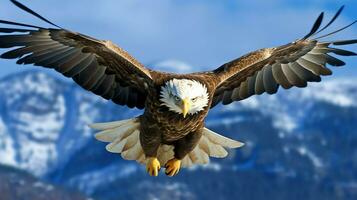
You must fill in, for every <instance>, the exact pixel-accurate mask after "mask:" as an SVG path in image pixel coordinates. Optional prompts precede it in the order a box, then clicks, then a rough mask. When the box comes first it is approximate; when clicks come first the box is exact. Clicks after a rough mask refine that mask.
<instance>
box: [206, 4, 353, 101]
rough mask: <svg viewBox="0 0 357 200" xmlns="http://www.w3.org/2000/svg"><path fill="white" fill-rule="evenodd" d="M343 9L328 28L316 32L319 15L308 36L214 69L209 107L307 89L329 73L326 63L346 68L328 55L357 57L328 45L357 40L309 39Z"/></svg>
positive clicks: (330, 72) (344, 43)
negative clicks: (266, 94) (213, 84)
mask: <svg viewBox="0 0 357 200" xmlns="http://www.w3.org/2000/svg"><path fill="white" fill-rule="evenodd" d="M342 10H343V7H341V8H340V9H339V10H338V12H337V13H336V14H335V16H334V17H333V18H332V20H330V22H328V23H327V25H325V26H324V27H323V28H322V29H320V30H319V27H320V25H321V23H322V20H323V13H321V14H320V16H319V17H318V19H317V20H316V22H315V24H314V26H313V28H312V30H311V31H310V33H309V34H307V35H306V36H305V37H304V38H303V39H300V40H297V41H295V42H293V43H289V44H287V45H283V46H280V47H277V48H267V49H261V50H258V51H256V52H253V53H250V54H248V55H246V56H243V57H241V58H239V59H236V60H233V61H231V62H228V63H226V64H224V65H222V66H221V67H219V68H218V69H216V70H214V71H213V72H214V73H213V74H214V76H216V77H217V79H218V87H217V90H216V92H215V94H214V98H213V103H212V107H213V106H215V105H217V104H218V103H219V102H221V101H222V103H223V104H229V103H231V102H233V101H239V100H243V99H246V98H248V97H250V96H252V95H255V94H257V95H259V94H262V93H264V92H267V93H268V94H274V93H276V92H277V91H278V88H279V86H282V87H283V88H285V89H289V88H291V87H293V86H295V87H306V86H307V83H308V82H319V81H321V76H327V75H331V74H332V71H331V70H330V69H328V68H327V64H328V65H330V66H336V67H338V66H343V65H345V63H344V62H343V61H341V60H339V59H337V58H335V57H333V56H332V55H330V53H332V54H335V55H339V56H355V55H357V54H356V53H354V52H351V51H347V50H343V49H338V48H335V47H331V45H336V46H338V45H348V44H355V43H357V40H342V41H332V42H320V41H318V40H316V39H310V37H312V36H314V35H316V34H318V33H320V32H321V31H323V30H325V29H326V28H327V27H329V26H330V25H331V24H332V23H333V22H334V21H335V20H336V18H337V17H338V16H339V15H340V13H341V12H342ZM354 23H355V22H354ZM352 24H353V23H352ZM350 25H351V24H350ZM350 25H348V26H345V27H343V28H341V29H339V30H337V31H334V32H332V33H330V34H326V36H329V35H331V34H334V33H337V32H339V31H341V30H343V29H345V28H347V27H349V26H350ZM326 36H325V35H324V36H320V37H319V38H324V37H326Z"/></svg>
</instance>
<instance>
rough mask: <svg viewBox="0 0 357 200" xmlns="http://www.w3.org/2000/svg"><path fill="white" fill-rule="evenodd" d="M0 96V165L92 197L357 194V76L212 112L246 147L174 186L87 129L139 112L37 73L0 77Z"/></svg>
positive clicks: (215, 122)
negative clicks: (149, 173) (114, 150)
mask: <svg viewBox="0 0 357 200" xmlns="http://www.w3.org/2000/svg"><path fill="white" fill-rule="evenodd" d="M167 62H168V61H167ZM171 64H172V63H171ZM165 65H169V64H167V63H166V64H165V63H164V64H162V67H165ZM185 67H187V66H185ZM0 91H2V92H1V93H0V163H3V164H7V165H10V166H13V167H15V168H19V169H22V170H25V171H27V172H29V173H31V174H34V175H35V176H37V177H39V178H41V179H43V180H46V181H49V182H53V183H56V184H61V185H64V186H65V187H70V188H74V189H79V190H81V191H82V192H84V193H86V194H88V195H90V196H93V197H95V198H98V199H117V198H127V199H166V198H171V199H225V198H228V197H229V198H236V197H237V198H238V197H240V198H242V199H246V198H249V199H260V198H261V197H263V196H264V197H265V198H268V199H269V197H270V198H272V199H286V198H290V199H300V198H299V197H301V195H303V196H304V197H306V198H307V199H316V198H319V199H321V198H322V199H336V198H343V199H353V198H354V197H357V187H356V185H357V150H356V146H357V131H356V130H355V129H356V126H357V124H356V122H357V102H356V100H357V81H354V80H353V79H348V80H329V81H324V82H323V83H319V84H311V85H310V87H308V88H306V89H297V88H294V89H291V90H288V91H280V92H279V93H278V94H277V95H273V96H269V95H262V96H255V97H252V98H250V99H248V100H245V101H242V102H239V103H234V104H231V105H228V106H221V105H220V106H218V107H217V108H214V109H213V110H212V111H211V112H210V115H209V117H208V119H207V126H208V127H209V128H211V129H213V130H215V131H216V132H218V133H221V134H223V135H226V136H229V137H232V138H235V139H238V140H241V141H245V142H246V146H245V147H244V148H242V149H238V150H234V151H232V152H230V156H229V157H228V158H226V159H214V160H212V162H211V164H209V165H207V166H204V167H196V168H193V169H189V170H182V172H181V173H180V175H179V176H178V177H177V178H175V179H168V178H166V177H165V176H161V177H159V178H157V179H153V178H151V177H148V176H147V175H146V173H145V170H144V168H143V167H142V166H139V165H137V164H136V163H135V162H129V161H123V160H122V159H121V158H120V156H117V155H114V154H110V153H108V152H106V151H105V149H104V144H102V143H100V142H97V141H95V140H94V139H93V137H92V136H93V132H92V130H90V129H89V128H88V126H87V124H90V123H92V122H104V121H113V120H120V119H125V118H130V117H133V116H135V115H138V114H140V112H141V111H138V110H130V109H128V108H126V107H120V106H117V105H115V104H113V103H111V102H107V101H104V100H102V99H100V98H99V97H96V96H95V95H92V94H90V93H89V92H86V91H84V90H83V89H81V88H79V87H78V86H76V85H74V84H72V83H71V82H64V81H62V80H59V79H57V78H54V77H52V76H50V75H48V74H46V73H43V72H39V71H28V72H24V73H21V74H15V75H12V76H9V77H7V78H5V79H2V80H1V81H0ZM291 188H295V189H291ZM203 191H204V192H203ZM252 191H256V192H254V193H252ZM301 193H302V194H301ZM299 194H300V196H299Z"/></svg>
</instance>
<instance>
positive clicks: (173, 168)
mask: <svg viewBox="0 0 357 200" xmlns="http://www.w3.org/2000/svg"><path fill="white" fill-rule="evenodd" d="M180 167H181V160H178V159H176V158H173V159H171V160H169V161H167V163H166V164H165V168H166V170H165V173H166V175H168V176H175V175H176V174H177V173H178V172H179V171H180Z"/></svg>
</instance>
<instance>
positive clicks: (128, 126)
mask: <svg viewBox="0 0 357 200" xmlns="http://www.w3.org/2000/svg"><path fill="white" fill-rule="evenodd" d="M11 2H13V3H14V4H15V5H16V6H18V7H19V8H21V9H23V10H25V11H26V12H29V13H30V14H32V15H34V16H36V17H38V18H40V19H42V20H44V21H45V22H47V23H49V24H51V25H53V26H55V27H56V28H43V27H39V26H34V25H28V24H23V23H17V22H11V21H5V20H0V23H1V24H6V25H11V26H19V27H21V28H0V33H3V35H0V48H13V49H11V50H10V51H8V52H5V53H4V54H2V55H1V58H5V59H17V63H18V64H34V65H37V66H43V67H47V68H53V69H55V70H56V71H58V72H60V73H62V74H63V75H65V76H67V77H70V78H72V79H73V80H74V81H75V82H76V83H78V84H79V85H80V86H82V87H83V88H84V89H86V90H88V91H91V92H93V93H94V94H96V95H99V96H101V97H103V98H105V99H107V100H111V101H113V102H114V103H116V104H118V105H126V106H128V107H129V108H134V107H136V108H139V109H144V112H143V114H142V115H141V116H138V117H136V118H133V119H128V120H123V121H117V122H108V123H100V124H93V125H91V126H92V128H95V129H98V130H100V132H99V133H97V134H96V138H97V139H98V140H100V141H103V142H109V143H110V144H108V145H107V147H106V149H107V150H108V151H110V152H113V153H120V154H121V156H122V157H123V158H124V159H128V160H136V161H138V162H140V163H143V164H146V166H147V170H148V172H149V173H150V175H155V176H157V175H158V171H159V170H160V167H161V165H165V167H166V174H168V175H169V176H173V175H175V174H177V173H178V170H179V169H180V167H188V166H191V165H194V164H206V163H208V162H209V157H218V158H223V157H225V156H227V154H228V152H227V151H226V148H238V147H241V146H242V145H243V144H242V143H241V142H238V141H234V140H231V139H229V138H226V137H224V136H221V135H219V134H217V133H214V132H213V131H211V130H209V129H207V128H205V127H204V120H205V118H206V116H207V114H208V112H209V110H210V109H211V108H213V107H214V106H216V105H217V104H219V103H222V104H224V105H226V104H230V103H232V102H234V101H240V100H244V99H247V98H249V97H250V96H252V95H260V94H262V93H264V92H266V93H268V94H275V93H276V92H277V91H278V88H279V87H280V86H281V87H283V88H284V89H289V88H291V87H294V86H295V87H306V86H307V83H308V82H319V81H321V76H326V75H331V74H332V71H331V70H330V69H328V68H327V64H329V65H331V66H342V65H344V64H345V63H344V62H343V61H341V60H339V59H337V58H335V57H333V56H331V55H330V54H336V55H340V56H355V55H357V54H356V53H354V52H351V51H346V50H343V49H338V48H335V47H331V46H332V45H334V46H341V45H349V44H354V43H357V40H342V41H331V42H324V41H320V39H322V38H325V37H327V36H329V35H333V34H335V33H337V32H339V31H341V30H343V29H346V28H347V27H349V26H351V25H352V24H354V23H355V22H356V21H355V22H353V23H351V24H350V25H348V26H346V27H343V28H341V29H339V30H337V31H334V32H332V33H329V34H326V35H323V36H320V37H317V38H314V39H311V38H312V37H313V36H315V35H317V34H319V33H321V32H322V31H323V30H325V29H326V28H328V27H329V26H330V25H331V24H332V23H333V22H334V21H335V20H336V18H337V17H338V16H339V15H340V13H341V11H342V9H343V7H342V8H341V9H340V10H339V11H338V12H337V13H336V15H335V16H334V17H333V18H332V20H330V22H328V23H327V24H326V25H325V26H324V27H323V28H321V29H319V28H320V25H321V22H322V19H323V13H322V14H321V15H320V16H319V17H318V19H317V21H316V22H315V24H314V26H313V28H312V30H311V31H310V33H309V34H307V35H306V36H305V37H303V38H302V39H299V40H296V41H295V42H292V43H289V44H286V45H283V46H279V47H275V48H265V49H261V50H258V51H255V52H252V53H249V54H247V55H245V56H242V57H240V58H238V59H235V60H233V61H230V62H227V63H226V64H223V65H222V66H220V67H219V68H217V69H215V70H213V71H208V72H198V73H192V74H172V73H165V72H159V71H155V70H151V69H148V68H146V67H145V66H144V65H142V64H141V63H140V62H138V61H137V60H135V59H134V58H133V57H131V56H130V55H129V54H128V53H127V52H125V51H124V50H123V49H121V48H120V47H118V46H116V45H114V44H113V43H112V42H110V41H106V40H98V39H95V38H92V37H89V36H86V35H84V34H80V33H76V32H72V31H69V30H67V29H63V28H61V27H59V26H57V25H55V24H53V23H52V22H50V21H48V20H47V19H45V18H43V17H42V16H40V15H39V14H37V13H35V12H34V11H32V10H30V9H29V8H27V7H25V6H24V5H22V4H20V3H19V2H17V1H15V0H11Z"/></svg>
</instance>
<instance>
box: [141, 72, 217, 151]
mask: <svg viewBox="0 0 357 200" xmlns="http://www.w3.org/2000/svg"><path fill="white" fill-rule="evenodd" d="M172 79H187V80H196V81H198V82H200V83H202V84H203V85H205V86H206V87H207V89H208V91H209V93H210V94H209V96H210V97H211V98H209V99H212V97H213V95H214V91H215V86H216V84H215V82H214V80H212V79H211V78H210V77H209V76H208V75H207V76H197V75H194V74H187V75H176V74H165V75H164V76H161V77H158V78H157V79H156V80H157V81H156V82H155V87H154V88H155V89H154V90H151V91H150V92H149V93H148V96H147V100H146V105H145V111H144V114H143V115H142V116H140V122H141V132H140V134H141V141H142V142H141V143H142V144H144V145H143V147H144V149H147V152H150V153H149V154H154V153H152V152H155V147H156V148H157V146H156V145H152V144H150V145H147V147H145V144H149V143H150V142H149V141H151V140H155V141H157V145H159V144H160V143H163V144H168V145H174V146H175V145H178V144H181V143H180V141H181V140H182V141H183V142H182V144H181V147H182V148H184V149H187V150H192V148H193V147H195V146H196V144H197V142H198V140H199V139H200V135H201V134H202V130H203V128H204V120H205V118H206V116H207V114H208V111H209V109H208V108H209V107H210V104H211V102H209V103H208V105H207V107H206V109H204V110H203V111H201V112H199V113H197V114H195V115H188V116H187V117H185V118H182V117H181V116H179V115H177V114H176V113H174V112H170V111H169V109H168V108H167V107H166V106H165V105H162V102H160V101H157V99H160V91H161V88H162V87H163V86H164V85H165V83H166V82H167V81H169V80H172ZM192 134H193V135H195V137H189V136H190V135H192ZM185 155H186V154H184V155H180V156H179V157H181V158H183V157H182V156H185Z"/></svg>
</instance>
